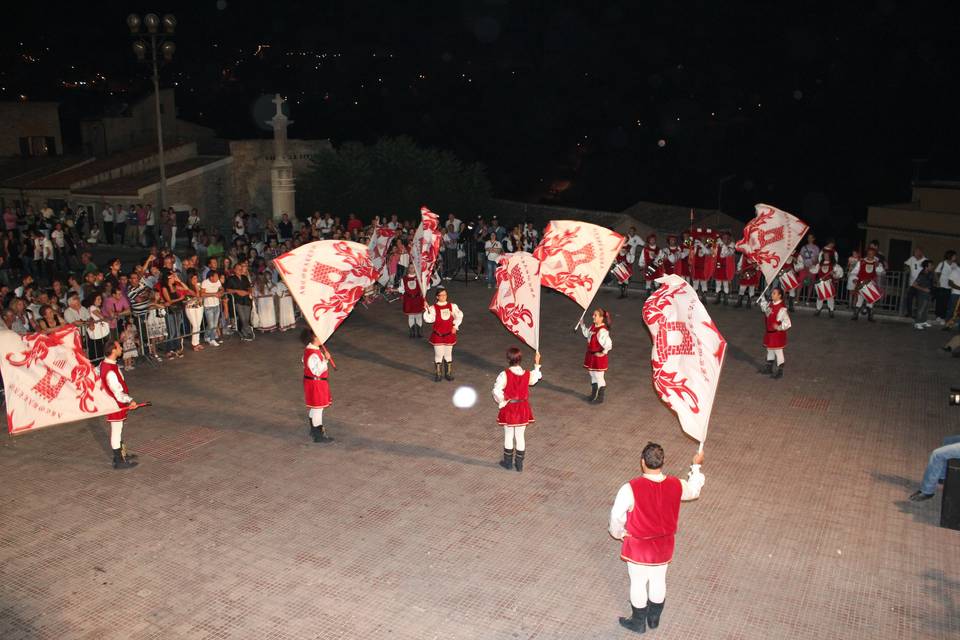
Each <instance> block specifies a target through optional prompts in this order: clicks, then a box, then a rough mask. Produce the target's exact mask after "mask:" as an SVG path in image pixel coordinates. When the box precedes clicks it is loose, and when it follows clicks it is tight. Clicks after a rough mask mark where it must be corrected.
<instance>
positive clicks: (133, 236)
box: [120, 204, 142, 247]
mask: <svg viewBox="0 0 960 640" xmlns="http://www.w3.org/2000/svg"><path fill="white" fill-rule="evenodd" d="M140 208H141V209H142V207H140ZM139 240H140V213H139V211H138V207H137V206H136V205H132V204H131V205H130V207H129V208H128V209H127V224H126V227H125V228H124V233H123V235H122V236H120V244H122V245H123V246H127V245H130V246H131V247H135V246H137V242H138V241H139Z"/></svg>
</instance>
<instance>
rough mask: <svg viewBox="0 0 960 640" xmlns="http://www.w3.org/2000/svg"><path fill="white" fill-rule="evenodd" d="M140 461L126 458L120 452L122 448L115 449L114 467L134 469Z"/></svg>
mask: <svg viewBox="0 0 960 640" xmlns="http://www.w3.org/2000/svg"><path fill="white" fill-rule="evenodd" d="M137 464H138V463H136V462H134V461H133V460H124V459H123V454H121V453H120V449H114V450H113V468H114V469H132V468H134V467H135V466H137Z"/></svg>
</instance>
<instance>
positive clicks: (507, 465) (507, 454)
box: [497, 448, 513, 471]
mask: <svg viewBox="0 0 960 640" xmlns="http://www.w3.org/2000/svg"><path fill="white" fill-rule="evenodd" d="M497 464H499V465H500V466H501V467H503V468H504V469H507V470H508V471H509V470H510V469H512V468H513V449H506V448H504V450H503V460H501V461H500V462H498V463H497Z"/></svg>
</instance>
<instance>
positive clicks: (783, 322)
mask: <svg viewBox="0 0 960 640" xmlns="http://www.w3.org/2000/svg"><path fill="white" fill-rule="evenodd" d="M770 300H771V302H769V303H768V302H767V299H766V298H761V299H760V310H761V311H763V315H764V317H765V318H766V329H767V330H766V333H764V335H763V346H764V347H766V349H767V363H766V364H765V365H764V367H763V368H762V369H760V370H759V373H769V374H772V377H773V378H782V377H783V363H784V356H783V350H784V348H785V347H786V346H787V330H788V329H789V328H790V314H789V313H788V312H787V308H786V306H784V304H783V290H782V289H780V287H774V288H773V289H771V290H770Z"/></svg>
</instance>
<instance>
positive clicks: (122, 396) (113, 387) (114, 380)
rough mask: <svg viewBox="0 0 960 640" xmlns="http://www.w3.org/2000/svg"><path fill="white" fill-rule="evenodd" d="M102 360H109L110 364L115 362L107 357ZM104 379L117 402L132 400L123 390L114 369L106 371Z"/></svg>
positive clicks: (122, 402) (129, 401)
mask: <svg viewBox="0 0 960 640" xmlns="http://www.w3.org/2000/svg"><path fill="white" fill-rule="evenodd" d="M103 361H104V362H109V363H110V364H117V362H116V361H115V360H110V359H109V358H104V359H103ZM106 379H107V386H108V387H110V391H112V392H113V397H114V398H116V399H117V402H119V403H120V404H130V403H131V402H133V398H131V397H130V396H128V395H127V394H126V393H125V392H124V391H123V385H121V384H120V379H119V378H118V377H117V373H116V371H108V372H107V376H106Z"/></svg>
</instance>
